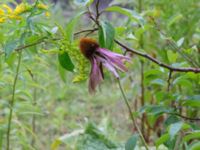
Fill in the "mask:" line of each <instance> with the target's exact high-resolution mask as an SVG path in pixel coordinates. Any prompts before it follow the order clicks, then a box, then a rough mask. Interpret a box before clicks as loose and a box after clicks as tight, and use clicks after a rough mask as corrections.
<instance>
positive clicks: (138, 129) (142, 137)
mask: <svg viewBox="0 0 200 150" xmlns="http://www.w3.org/2000/svg"><path fill="white" fill-rule="evenodd" d="M117 81H118V85H119V88H120V91H121V94H122V96H123V99H124V102H125V103H126V106H127V108H128V111H129V115H130V117H131V121H132V123H133V126H134V127H135V128H136V130H137V132H138V133H139V135H140V139H141V141H142V143H143V144H144V146H145V148H146V149H147V150H149V148H148V145H147V143H146V141H145V139H144V136H143V135H142V132H141V131H140V128H139V127H138V125H137V123H136V121H135V118H134V116H133V112H132V110H131V106H130V105H129V102H128V99H127V98H126V95H125V93H124V90H123V88H122V85H121V82H120V79H119V78H117Z"/></svg>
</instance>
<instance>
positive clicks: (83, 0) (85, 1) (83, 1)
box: [75, 0, 94, 6]
mask: <svg viewBox="0 0 200 150" xmlns="http://www.w3.org/2000/svg"><path fill="white" fill-rule="evenodd" d="M93 1H94V0H75V4H77V5H81V6H86V5H87V6H89V5H91V4H92V3H93Z"/></svg>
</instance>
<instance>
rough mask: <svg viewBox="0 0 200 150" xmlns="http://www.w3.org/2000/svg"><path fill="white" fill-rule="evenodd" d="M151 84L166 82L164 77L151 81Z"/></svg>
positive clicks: (163, 84)
mask: <svg viewBox="0 0 200 150" xmlns="http://www.w3.org/2000/svg"><path fill="white" fill-rule="evenodd" d="M151 84H155V85H161V86H165V84H166V82H165V81H164V80H162V79H155V80H153V81H151Z"/></svg>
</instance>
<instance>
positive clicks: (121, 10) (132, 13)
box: [105, 6, 144, 23]
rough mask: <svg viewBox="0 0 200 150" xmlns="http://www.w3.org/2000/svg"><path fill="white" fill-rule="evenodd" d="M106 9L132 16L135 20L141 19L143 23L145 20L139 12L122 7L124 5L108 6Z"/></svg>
mask: <svg viewBox="0 0 200 150" xmlns="http://www.w3.org/2000/svg"><path fill="white" fill-rule="evenodd" d="M105 11H112V12H118V13H120V14H123V15H125V16H127V17H129V18H131V19H132V20H134V21H137V22H139V21H140V22H142V23H143V22H144V20H143V18H142V17H141V16H140V15H139V14H138V13H136V12H135V11H133V10H129V9H125V8H122V7H119V6H111V7H108V8H106V10H105Z"/></svg>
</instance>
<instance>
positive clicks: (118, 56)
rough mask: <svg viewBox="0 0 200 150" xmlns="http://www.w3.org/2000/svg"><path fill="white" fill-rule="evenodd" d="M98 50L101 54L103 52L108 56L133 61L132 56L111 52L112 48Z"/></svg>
mask: <svg viewBox="0 0 200 150" xmlns="http://www.w3.org/2000/svg"><path fill="white" fill-rule="evenodd" d="M97 52H99V53H100V54H103V55H105V56H107V57H113V58H116V57H117V58H118V59H121V60H126V61H129V62H130V61H131V59H130V57H128V56H123V55H121V54H118V53H114V52H111V51H110V50H107V49H105V48H98V49H97Z"/></svg>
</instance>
